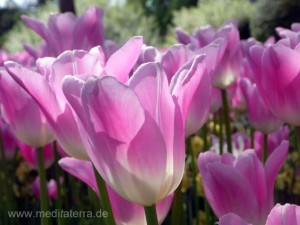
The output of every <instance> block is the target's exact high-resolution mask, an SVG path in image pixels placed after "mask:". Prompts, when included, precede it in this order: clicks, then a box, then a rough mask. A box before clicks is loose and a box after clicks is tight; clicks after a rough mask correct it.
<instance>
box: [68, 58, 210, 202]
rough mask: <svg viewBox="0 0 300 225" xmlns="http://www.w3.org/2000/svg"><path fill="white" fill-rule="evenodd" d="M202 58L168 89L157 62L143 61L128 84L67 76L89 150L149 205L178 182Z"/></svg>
mask: <svg viewBox="0 0 300 225" xmlns="http://www.w3.org/2000/svg"><path fill="white" fill-rule="evenodd" d="M204 58H205V56H203V55H201V56H199V57H196V58H195V59H194V60H193V63H192V64H191V65H190V68H189V69H188V68H186V69H185V70H182V72H181V73H180V74H179V75H178V76H175V77H176V78H174V79H175V80H174V85H172V87H171V88H169V85H168V79H167V76H166V75H165V73H164V72H163V70H162V67H161V65H160V64H159V63H146V64H143V65H142V66H140V67H139V68H138V69H137V70H136V71H135V73H134V74H133V76H132V77H131V78H130V79H129V80H128V82H126V84H123V83H120V82H119V81H118V80H117V79H115V78H114V77H111V76H106V77H103V78H90V79H89V80H88V81H87V82H83V81H81V80H79V79H77V78H76V77H71V76H69V77H67V78H65V80H64V84H63V91H64V93H65V95H66V97H67V99H68V101H69V102H70V103H71V105H72V106H73V109H74V110H75V112H76V113H77V115H78V117H79V118H80V120H81V124H82V126H83V128H82V130H83V131H82V132H81V134H82V135H83V138H82V140H83V141H84V144H85V147H86V150H87V153H88V154H89V157H90V159H91V161H92V162H93V164H94V165H95V167H96V169H97V170H98V172H99V174H100V175H101V176H102V177H103V179H104V180H105V181H106V183H107V184H108V185H110V186H111V187H112V188H113V189H114V190H115V191H116V192H117V193H118V194H120V195H121V196H122V197H123V198H125V199H127V200H129V201H132V202H134V203H137V204H140V205H143V206H152V205H154V204H156V203H158V202H159V201H161V200H162V199H163V198H165V197H166V196H168V195H170V194H171V193H173V191H174V190H175V189H176V188H177V186H178V185H179V183H180V181H181V178H182V175H183V172H184V164H185V146H184V141H185V140H184V134H185V132H184V121H185V120H186V117H187V112H188V109H189V105H190V102H191V100H192V98H193V95H194V93H195V91H196V88H197V87H198V84H199V82H200V81H201V79H202V76H203V71H204V70H205V64H204V63H203V61H204ZM172 81H173V80H172ZM172 81H171V83H172Z"/></svg>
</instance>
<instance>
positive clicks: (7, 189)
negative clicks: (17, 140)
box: [0, 131, 13, 224]
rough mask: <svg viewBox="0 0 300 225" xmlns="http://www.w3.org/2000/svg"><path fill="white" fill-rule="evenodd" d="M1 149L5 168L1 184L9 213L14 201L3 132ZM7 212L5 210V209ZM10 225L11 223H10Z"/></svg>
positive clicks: (5, 216) (0, 139) (0, 140)
mask: <svg viewBox="0 0 300 225" xmlns="http://www.w3.org/2000/svg"><path fill="white" fill-rule="evenodd" d="M0 148H1V164H2V165H1V167H2V168H3V174H1V173H0V175H1V176H0V178H1V177H2V180H0V182H1V183H2V184H3V186H4V188H3V193H2V194H3V195H2V196H3V198H2V199H3V201H4V203H5V206H6V209H7V210H8V211H11V210H12V201H13V196H12V193H11V190H12V187H10V185H11V183H10V180H9V178H8V177H9V176H8V169H7V162H6V157H5V150H4V143H3V137H2V132H1V131H0ZM4 210H5V209H4ZM3 215H4V218H5V219H7V212H5V214H3ZM8 222H9V224H10V221H8Z"/></svg>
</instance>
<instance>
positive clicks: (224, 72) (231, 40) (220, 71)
mask: <svg viewBox="0 0 300 225" xmlns="http://www.w3.org/2000/svg"><path fill="white" fill-rule="evenodd" d="M217 38H222V39H224V51H222V53H221V54H220V55H219V57H220V61H219V63H218V66H217V68H216V71H215V72H214V74H213V79H212V80H213V84H214V86H215V87H218V88H221V89H226V88H227V87H229V86H231V85H232V84H233V83H234V81H235V80H236V78H237V76H238V75H239V73H240V67H241V60H242V55H241V53H242V52H241V44H240V37H239V31H238V28H237V23H236V21H234V20H230V21H228V22H226V23H224V24H223V25H222V26H221V27H220V28H219V29H217V30H216V29H215V28H213V27H212V26H206V27H202V28H199V29H198V30H197V31H196V32H195V34H194V35H193V36H189V35H187V34H185V33H184V32H183V31H181V30H177V39H178V41H179V42H181V43H183V44H186V45H187V44H190V45H192V46H193V47H190V48H193V49H199V48H201V47H204V46H206V45H208V44H209V43H211V42H212V41H214V40H216V39H217Z"/></svg>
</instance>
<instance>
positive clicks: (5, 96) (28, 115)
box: [0, 69, 54, 147]
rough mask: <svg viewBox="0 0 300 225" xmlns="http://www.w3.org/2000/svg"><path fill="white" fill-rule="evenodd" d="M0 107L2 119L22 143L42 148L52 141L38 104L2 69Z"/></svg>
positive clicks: (0, 71)
mask: <svg viewBox="0 0 300 225" xmlns="http://www.w3.org/2000/svg"><path fill="white" fill-rule="evenodd" d="M0 105H1V113H2V117H3V119H4V120H5V122H6V123H8V124H9V126H10V128H11V130H12V132H13V133H14V135H15V136H16V137H17V138H18V139H20V140H21V141H22V142H24V143H26V144H27V145H31V146H34V147H43V146H45V145H46V144H48V143H50V142H52V141H53V140H54V136H53V134H52V132H51V130H50V127H49V124H48V122H47V120H46V118H45V116H44V115H43V113H42V111H41V110H40V108H39V107H38V104H37V103H36V102H35V101H34V100H33V98H32V97H31V96H30V95H29V94H28V93H27V92H26V91H25V90H24V89H23V88H22V87H20V85H18V83H17V82H16V81H14V79H12V78H11V76H10V75H9V74H8V73H7V72H6V71H5V70H4V69H0Z"/></svg>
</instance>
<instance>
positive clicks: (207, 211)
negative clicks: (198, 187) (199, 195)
mask: <svg viewBox="0 0 300 225" xmlns="http://www.w3.org/2000/svg"><path fill="white" fill-rule="evenodd" d="M204 211H205V216H206V225H210V224H211V213H210V206H209V203H208V201H207V198H206V197H204Z"/></svg>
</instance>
